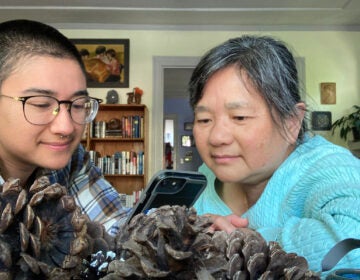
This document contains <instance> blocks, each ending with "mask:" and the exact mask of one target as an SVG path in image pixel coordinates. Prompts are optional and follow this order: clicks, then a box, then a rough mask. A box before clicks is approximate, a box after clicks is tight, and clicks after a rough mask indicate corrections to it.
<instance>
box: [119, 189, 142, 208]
mask: <svg viewBox="0 0 360 280" xmlns="http://www.w3.org/2000/svg"><path fill="white" fill-rule="evenodd" d="M141 194H142V190H140V191H134V192H133V193H132V194H123V193H121V194H119V195H120V199H121V202H122V205H124V206H125V207H128V208H132V207H134V205H135V204H136V202H137V201H138V200H139V198H140V196H141Z"/></svg>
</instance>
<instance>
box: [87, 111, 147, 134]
mask: <svg viewBox="0 0 360 280" xmlns="http://www.w3.org/2000/svg"><path fill="white" fill-rule="evenodd" d="M89 131H90V132H89V133H90V137H92V138H106V137H121V138H143V137H144V117H143V116H123V117H121V119H111V120H110V121H94V122H92V123H90V128H89Z"/></svg>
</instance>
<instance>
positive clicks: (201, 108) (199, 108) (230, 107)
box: [194, 101, 250, 113]
mask: <svg viewBox="0 0 360 280" xmlns="http://www.w3.org/2000/svg"><path fill="white" fill-rule="evenodd" d="M249 107H250V106H249V103H248V102H238V101H236V102H229V103H226V104H225V108H226V109H228V110H235V109H241V108H249ZM209 111H211V110H210V109H209V108H208V107H206V106H203V105H199V106H196V107H195V109H194V112H195V113H201V112H209Z"/></svg>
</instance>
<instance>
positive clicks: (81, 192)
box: [68, 147, 130, 235]
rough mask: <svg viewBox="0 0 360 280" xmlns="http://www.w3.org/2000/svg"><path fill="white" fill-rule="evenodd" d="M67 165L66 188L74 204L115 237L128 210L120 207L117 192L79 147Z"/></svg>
mask: <svg viewBox="0 0 360 280" xmlns="http://www.w3.org/2000/svg"><path fill="white" fill-rule="evenodd" d="M70 166H71V167H70V171H69V172H70V173H69V174H70V175H69V182H70V184H68V188H69V192H70V194H71V195H73V197H74V199H75V201H76V204H77V205H78V206H79V207H80V208H81V210H82V212H83V213H85V214H87V215H88V217H89V218H90V219H91V220H92V221H96V222H99V223H101V224H103V225H104V226H105V229H106V230H107V231H108V232H109V233H110V234H113V235H114V234H116V233H117V232H118V230H119V226H121V224H123V223H124V222H125V220H126V217H127V215H128V213H129V212H130V209H129V208H124V207H123V206H122V203H121V199H120V196H119V194H118V192H117V191H116V190H115V189H114V187H112V186H111V184H110V183H109V182H108V181H106V180H105V178H104V177H103V175H102V174H101V171H100V169H99V168H97V167H96V166H95V165H94V163H93V162H92V161H91V160H90V157H89V154H88V153H87V152H85V151H84V149H83V148H82V147H79V149H78V150H77V151H76V152H75V153H74V156H73V159H72V162H71V165H70Z"/></svg>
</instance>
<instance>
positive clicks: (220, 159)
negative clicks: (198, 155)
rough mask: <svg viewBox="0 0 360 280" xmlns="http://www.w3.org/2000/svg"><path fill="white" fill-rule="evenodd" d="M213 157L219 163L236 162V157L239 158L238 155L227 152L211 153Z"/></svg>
mask: <svg viewBox="0 0 360 280" xmlns="http://www.w3.org/2000/svg"><path fill="white" fill-rule="evenodd" d="M211 158H212V159H213V160H214V161H215V162H216V163H217V164H228V163H232V162H234V161H235V160H236V159H238V158H239V156H238V155H226V154H224V155H223V154H213V155H211Z"/></svg>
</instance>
